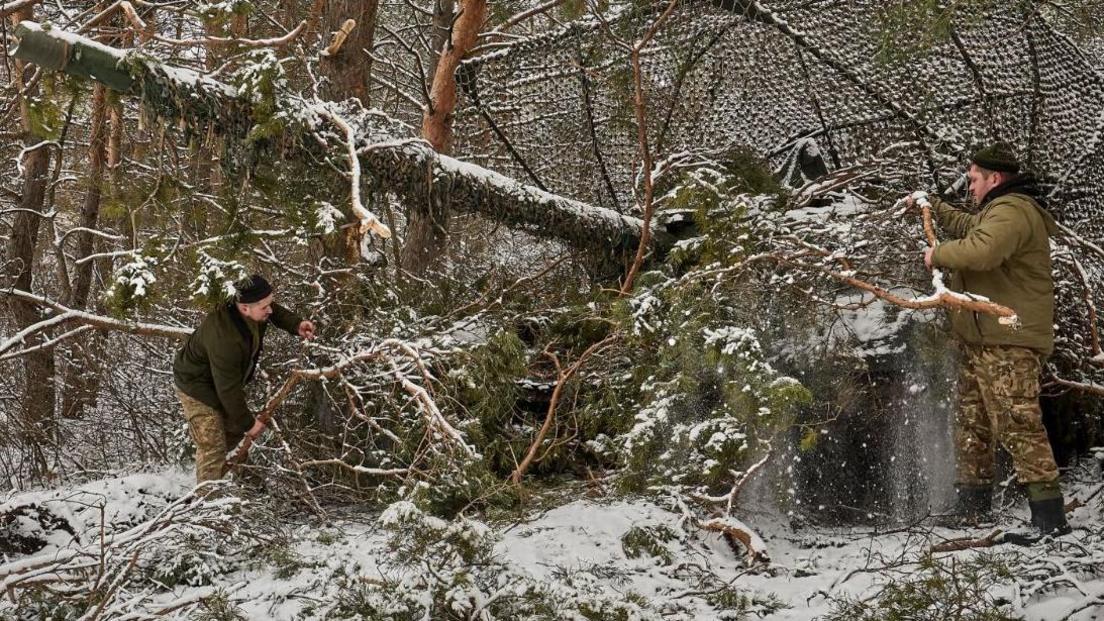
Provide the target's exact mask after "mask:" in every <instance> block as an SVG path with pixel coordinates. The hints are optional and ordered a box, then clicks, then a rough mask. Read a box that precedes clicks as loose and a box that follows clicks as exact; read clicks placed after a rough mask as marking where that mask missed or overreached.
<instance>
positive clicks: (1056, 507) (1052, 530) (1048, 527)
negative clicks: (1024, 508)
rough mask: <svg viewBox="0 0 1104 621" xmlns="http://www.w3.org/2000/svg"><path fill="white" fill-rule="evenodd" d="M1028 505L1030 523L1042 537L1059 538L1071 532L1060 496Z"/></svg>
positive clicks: (1031, 502) (1064, 504) (1035, 501)
mask: <svg viewBox="0 0 1104 621" xmlns="http://www.w3.org/2000/svg"><path fill="white" fill-rule="evenodd" d="M1028 505H1029V506H1030V507H1031V523H1032V524H1034V525H1035V528H1038V529H1039V532H1040V533H1041V534H1042V535H1044V536H1046V535H1050V536H1051V537H1060V536H1062V535H1067V534H1069V533H1070V531H1071V530H1073V529H1071V528H1070V525H1069V522H1067V521H1066V503H1065V502H1064V501H1063V500H1062V497H1061V496H1059V497H1057V498H1049V499H1047V500H1032V501H1030V502H1029V503H1028Z"/></svg>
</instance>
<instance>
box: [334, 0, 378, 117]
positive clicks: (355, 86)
mask: <svg viewBox="0 0 1104 621" xmlns="http://www.w3.org/2000/svg"><path fill="white" fill-rule="evenodd" d="M378 9H379V2H378V1H377V0H330V1H329V2H327V3H326V14H325V16H324V18H323V21H322V24H323V25H322V32H323V33H333V32H338V31H340V30H341V27H342V25H344V23H345V21H346V20H349V19H351V20H353V22H354V25H353V27H352V29H351V30H349V31H348V35H347V36H345V39H344V41H343V42H342V43H341V45H340V46H338V47H337V49H336V50H334V51H333V52H332V53H330V54H326V55H324V56H323V57H322V59H321V60H320V62H319V69H320V70H321V72H322V76H323V77H325V78H326V81H325V83H324V84H323V87H322V94H323V97H325V98H326V99H331V100H334V101H340V100H343V99H347V98H349V97H355V98H356V99H357V100H359V101H360V103H361V104H363V105H365V106H367V105H368V103H369V102H368V86H369V80H370V77H371V75H372V57H371V56H369V55H368V52H369V51H371V49H372V45H373V44H374V41H375V37H376V12H377V11H378Z"/></svg>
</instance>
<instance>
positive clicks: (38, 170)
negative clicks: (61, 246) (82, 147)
mask: <svg viewBox="0 0 1104 621" xmlns="http://www.w3.org/2000/svg"><path fill="white" fill-rule="evenodd" d="M32 17H33V10H32V8H26V9H22V10H19V11H16V12H15V13H13V14H12V16H11V18H12V23H13V24H18V23H19V22H20V21H22V20H25V19H31V18H32ZM25 69H26V64H25V63H23V62H20V61H17V62H16V63H15V73H14V76H15V80H16V84H17V86H19V87H20V90H22V88H23V73H24V70H25ZM36 94H37V89H32V90H31V91H30V92H28V93H27V94H26V95H17V97H21V98H22V99H21V101H20V109H21V115H22V125H23V131H24V134H25V139H24V140H25V143H26V145H27V146H28V147H31V146H33V145H35V144H37V143H38V142H39V139H38V138H37V137H35V136H33V135H32V134H31V119H30V111H29V108H28V106H27V101H26V99H27V97H33V96H35V95H36ZM49 170H50V147H49V146H46V145H42V146H39V147H37V148H34V149H32V150H30V151H28V152H26V153H25V154H24V156H23V196H22V200H21V201H20V203H19V207H20V209H21V211H19V212H18V213H16V215H15V218H14V221H13V223H12V231H11V238H10V239H9V240H8V244H7V248H6V249H5V250H6V256H5V265H6V267H5V271H6V272H7V274H6V276H7V278H5V280H7V281H8V282H10V283H11V286H14V287H16V288H19V289H25V290H27V291H30V290H31V285H32V284H33V279H34V257H35V246H36V245H37V243H38V234H39V225H40V224H41V222H42V216H41V215H40V214H41V213H42V208H43V206H44V204H45V200H46V190H47V183H48V179H49ZM9 308H10V310H11V315H12V318H13V320H14V321H15V328H16V330H22V329H23V328H26V327H28V326H30V325H32V324H34V323H37V322H38V321H40V320H41V319H42V317H41V316H40V314H39V311H38V308H37V307H36V306H35V305H33V304H29V303H27V302H24V301H20V300H15V299H11V300H10V305H9ZM39 338H46V335H40V336H39ZM23 373H24V389H23V399H22V402H21V403H20V412H19V426H20V429H21V431H22V435H23V440H24V441H25V445H26V446H27V447H29V448H31V449H32V450H34V451H35V453H36V461H37V462H38V463H37V466H38V468H39V469H44V468H45V466H46V460H45V458H44V456H43V454H42V453H41V450H42V449H43V447H44V446H45V445H46V443H47V441H48V440H49V438H50V436H51V435H52V428H53V425H54V398H55V390H54V353H53V351H52V350H44V351H41V352H37V353H34V354H30V355H28V356H27V357H26V363H25V366H24V367H23Z"/></svg>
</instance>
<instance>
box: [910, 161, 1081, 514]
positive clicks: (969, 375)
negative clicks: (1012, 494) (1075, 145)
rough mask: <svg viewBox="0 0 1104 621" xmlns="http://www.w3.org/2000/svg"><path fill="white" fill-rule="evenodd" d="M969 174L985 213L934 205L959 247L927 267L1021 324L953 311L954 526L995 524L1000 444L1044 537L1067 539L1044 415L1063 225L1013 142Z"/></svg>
mask: <svg viewBox="0 0 1104 621" xmlns="http://www.w3.org/2000/svg"><path fill="white" fill-rule="evenodd" d="M967 175H968V178H969V181H970V195H971V196H972V197H973V200H974V203H975V204H976V206H978V207H980V211H979V212H978V213H976V214H971V213H967V212H965V211H962V210H960V209H957V208H955V207H953V206H951V205H949V204H947V203H945V202H943V201H941V200H938V199H934V198H933V199H931V203H932V209H933V211H934V213H935V216H936V219H937V220H938V222H939V224H940V227H941V228H942V229H943V230H944V231H945V232H946V233H948V234H949V236H950V237H951V238H953V240H952V241H947V242H945V243H942V244H939V245H938V246H936V247H935V248H929V249H928V251H927V252H926V253H925V254H924V265H925V266H927V267H928V269H932V268H945V269H949V270H951V271H952V276H951V281H950V288H951V289H953V290H954V291H959V292H962V293H968V294H975V295H978V296H984V297H986V298H989V299H990V300H991V301H993V302H995V303H997V304H1002V305H1004V306H1008V307H1010V308H1012V309H1013V310H1014V311H1016V314H1017V316H1018V317H1019V320H1020V326H1019V327H1018V329H1017V328H1014V327H1012V326H1006V325H1002V324H1000V323H999V322H998V321H997V320H996V318H995V317H993V316H991V315H986V314H980V313H976V312H972V311H968V310H951V311H949V312H950V316H951V317H950V318H951V327H952V332H953V333H954V335H955V337H956V338H957V340H958V341H959V344H960V346H961V349H962V353H963V360H962V366H961V369H960V371H959V378H958V411H957V413H956V417H955V450H956V453H957V458H958V461H957V468H956V477H957V484H956V492H957V495H958V501H957V504H956V507H955V512H954V514H953V515H952V516H950V517H951V522H952V523H956V524H958V525H967V524H971V523H973V524H976V523H977V522H979V521H983V520H986V519H988V517H989V512H990V509H991V505H990V502H991V489H992V485H993V451H994V449H995V447H996V444H997V443H998V442H999V443H1000V444H1001V445H1002V446H1003V447H1004V448H1005V449H1006V450H1007V451H1008V452H1009V453H1010V454H1011V455H1012V463H1013V466H1014V468H1015V471H1016V478H1017V480H1018V481H1019V482H1020V483H1021V484H1022V485H1024V486H1025V487H1026V488H1027V495H1028V500H1029V502H1030V506H1031V523H1032V524H1033V525H1034V526H1035V527H1037V528H1038V529H1039V531H1040V532H1041V533H1042V534H1043V535H1062V534H1065V533H1068V532H1069V531H1070V527H1069V524H1067V522H1066V515H1065V510H1064V503H1063V501H1062V491H1061V488H1060V486H1059V482H1058V466H1057V465H1056V464H1055V462H1054V454H1053V452H1052V451H1051V448H1050V442H1049V440H1048V439H1047V434H1046V429H1045V428H1044V427H1043V421H1042V411H1041V410H1040V408H1039V383H1040V374H1041V369H1042V362H1043V361H1044V360H1045V359H1046V357H1047V356H1049V355H1050V353H1051V352H1052V351H1053V350H1054V281H1053V278H1052V276H1051V271H1050V236H1051V235H1053V234H1054V233H1055V232H1056V231H1057V227H1056V225H1055V223H1054V219H1053V218H1052V217H1051V216H1050V214H1049V213H1047V212H1046V211H1045V210H1044V209H1043V208H1042V206H1041V205H1040V204H1039V200H1038V198H1036V196H1035V189H1034V186H1033V183H1032V180H1031V178H1030V177H1029V176H1026V175H1021V174H1020V163H1019V161H1018V160H1017V159H1016V156H1015V154H1014V153H1013V151H1012V147H1011V146H1010V145H1008V144H1007V143H1004V142H997V143H995V144H992V145H990V146H987V147H985V148H983V149H981V150H979V151H978V152H977V153H975V154H974V156H973V158H972V162H971V165H970V168H969V171H968V172H967ZM909 202H910V203H911V202H912V201H911V199H909Z"/></svg>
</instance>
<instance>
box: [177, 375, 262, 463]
mask: <svg viewBox="0 0 1104 621" xmlns="http://www.w3.org/2000/svg"><path fill="white" fill-rule="evenodd" d="M176 397H177V398H178V399H180V404H181V405H182V406H184V418H185V420H187V421H188V432H189V433H190V434H191V436H192V441H193V442H195V445H196V455H195V461H196V483H203V482H204V481H214V480H217V479H221V478H224V477H225V476H226V453H227V451H229V450H230V449H232V448H234V447H235V446H237V445H238V442H240V441H241V439H242V436H244V435H245V432H246V430H247V429H248V428H247V427H246V428H241V425H228V424H227V421H226V417H225V415H224V414H223V413H222V412H219V411H218V410H216V409H215V408H213V407H211V406H209V405H207V404H206V403H203V402H202V401H200V400H198V399H194V398H192V397H191V396H189V395H186V394H184V393H183V392H182V391H181V390H180V389H179V388H176Z"/></svg>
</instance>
